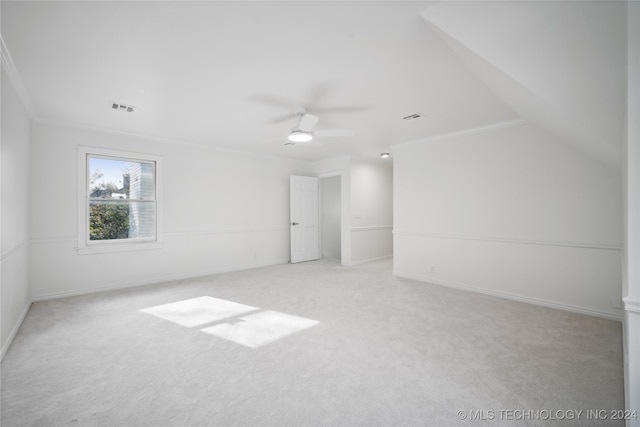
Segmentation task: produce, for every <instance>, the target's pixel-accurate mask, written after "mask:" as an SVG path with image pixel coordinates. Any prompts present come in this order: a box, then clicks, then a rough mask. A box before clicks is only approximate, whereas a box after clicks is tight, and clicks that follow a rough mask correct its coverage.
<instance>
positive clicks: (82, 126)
mask: <svg viewBox="0 0 640 427" xmlns="http://www.w3.org/2000/svg"><path fill="white" fill-rule="evenodd" d="M34 122H35V123H38V124H42V125H48V126H56V127H62V128H68V129H78V130H86V131H91V132H100V133H106V134H111V135H119V136H124V137H129V138H137V139H144V140H147V141H157V142H162V143H165V144H173V145H182V146H187V147H194V148H200V149H204V150H211V151H217V152H224V153H229V154H235V155H239V156H247V157H255V158H259V159H271V160H277V161H281V162H300V163H312V162H311V161H309V160H302V159H297V158H294V157H284V156H274V155H270V154H263V153H256V152H252V151H243V150H234V149H231V148H223V147H218V146H215V145H209V144H205V143H200V142H192V141H185V140H180V139H171V138H164V137H161V136H154V135H147V134H141V133H135V132H129V131H123V130H119V129H114V128H110V127H104V126H98V125H93V124H88V123H80V122H70V121H66V120H59V119H49V118H44V117H36V118H34Z"/></svg>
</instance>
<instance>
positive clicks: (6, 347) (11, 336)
mask: <svg viewBox="0 0 640 427" xmlns="http://www.w3.org/2000/svg"><path fill="white" fill-rule="evenodd" d="M31 304H32V302H29V303H27V305H26V306H25V308H24V310H22V314H20V319H19V320H18V321H17V322H16V324H15V325H14V327H13V329H12V330H11V334H9V339H7V342H6V343H4V345H3V346H2V354H1V355H0V361H2V360H4V356H5V355H6V354H7V352H8V351H9V348H10V347H11V344H12V343H13V339H14V338H15V337H16V334H17V333H18V330H19V329H20V326H22V322H24V318H25V317H27V313H28V312H29V309H30V308H31Z"/></svg>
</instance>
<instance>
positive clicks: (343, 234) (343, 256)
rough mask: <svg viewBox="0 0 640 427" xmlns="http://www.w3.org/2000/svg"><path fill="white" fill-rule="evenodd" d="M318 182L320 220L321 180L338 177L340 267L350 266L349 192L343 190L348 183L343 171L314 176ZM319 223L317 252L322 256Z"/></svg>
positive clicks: (319, 213) (345, 189)
mask: <svg viewBox="0 0 640 427" xmlns="http://www.w3.org/2000/svg"><path fill="white" fill-rule="evenodd" d="M316 176H317V178H318V179H319V181H320V191H318V218H320V215H321V212H320V210H321V209H322V179H323V178H333V177H336V176H339V177H340V264H342V265H351V228H350V227H348V224H350V223H351V222H350V215H351V213H350V210H349V209H348V207H349V206H350V204H349V200H348V199H349V198H350V194H351V192H350V191H347V188H345V187H346V186H347V185H349V183H347V182H345V181H347V180H346V179H345V174H344V171H342V170H339V171H333V172H325V173H321V174H318V175H316ZM318 223H319V229H318V230H319V236H318V245H319V247H318V250H319V251H320V255H322V220H320V221H318Z"/></svg>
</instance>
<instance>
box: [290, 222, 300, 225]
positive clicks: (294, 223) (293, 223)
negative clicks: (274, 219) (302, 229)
mask: <svg viewBox="0 0 640 427" xmlns="http://www.w3.org/2000/svg"><path fill="white" fill-rule="evenodd" d="M291 225H300V223H298V222H292V223H291Z"/></svg>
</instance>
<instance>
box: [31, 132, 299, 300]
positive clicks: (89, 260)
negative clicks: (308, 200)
mask: <svg viewBox="0 0 640 427" xmlns="http://www.w3.org/2000/svg"><path fill="white" fill-rule="evenodd" d="M32 145H33V149H32V170H33V177H32V180H33V185H32V188H33V191H32V209H33V221H32V258H31V262H32V288H33V296H34V298H35V299H44V298H50V297H55V296H63V295H72V294H78V293H86V292H93V291H99V290H103V289H109V288H117V287H126V286H132V285H138V284H146V283H155V282H158V281H162V280H170V279H176V278H182V277H188V276H198V275H204V274H209V273H216V272H221V271H228V270H235V269H243V268H251V267H256V266H261V265H269V264H275V263H284V262H287V261H288V259H289V224H288V221H289V176H290V175H293V174H295V175H304V174H308V173H309V169H310V168H309V164H308V163H306V162H298V161H292V160H284V159H276V158H271V157H266V156H255V155H250V154H240V153H234V152H228V151H221V150H213V149H207V148H203V147H199V146H196V145H191V144H188V145H185V144H178V143H170V142H166V141H161V140H153V139H144V138H138V137H133V136H127V135H122V134H116V133H108V132H101V131H96V130H88V129H82V128H77V127H68V126H62V125H56V124H53V123H47V122H42V121H36V122H35V123H34V125H33V128H32ZM79 145H82V146H93V147H98V148H109V149H114V150H122V151H130V152H137V153H147V154H152V155H158V156H161V157H162V158H163V184H164V185H163V188H161V194H162V198H163V205H164V210H163V224H164V236H163V237H164V245H163V247H162V249H155V250H142V251H130V252H121V253H106V254H83V255H79V254H78V252H77V251H76V246H77V225H76V220H77V219H76V217H77V192H76V188H77V182H76V181H77V172H76V171H77V167H78V165H77V154H76V150H77V147H78V146H79Z"/></svg>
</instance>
